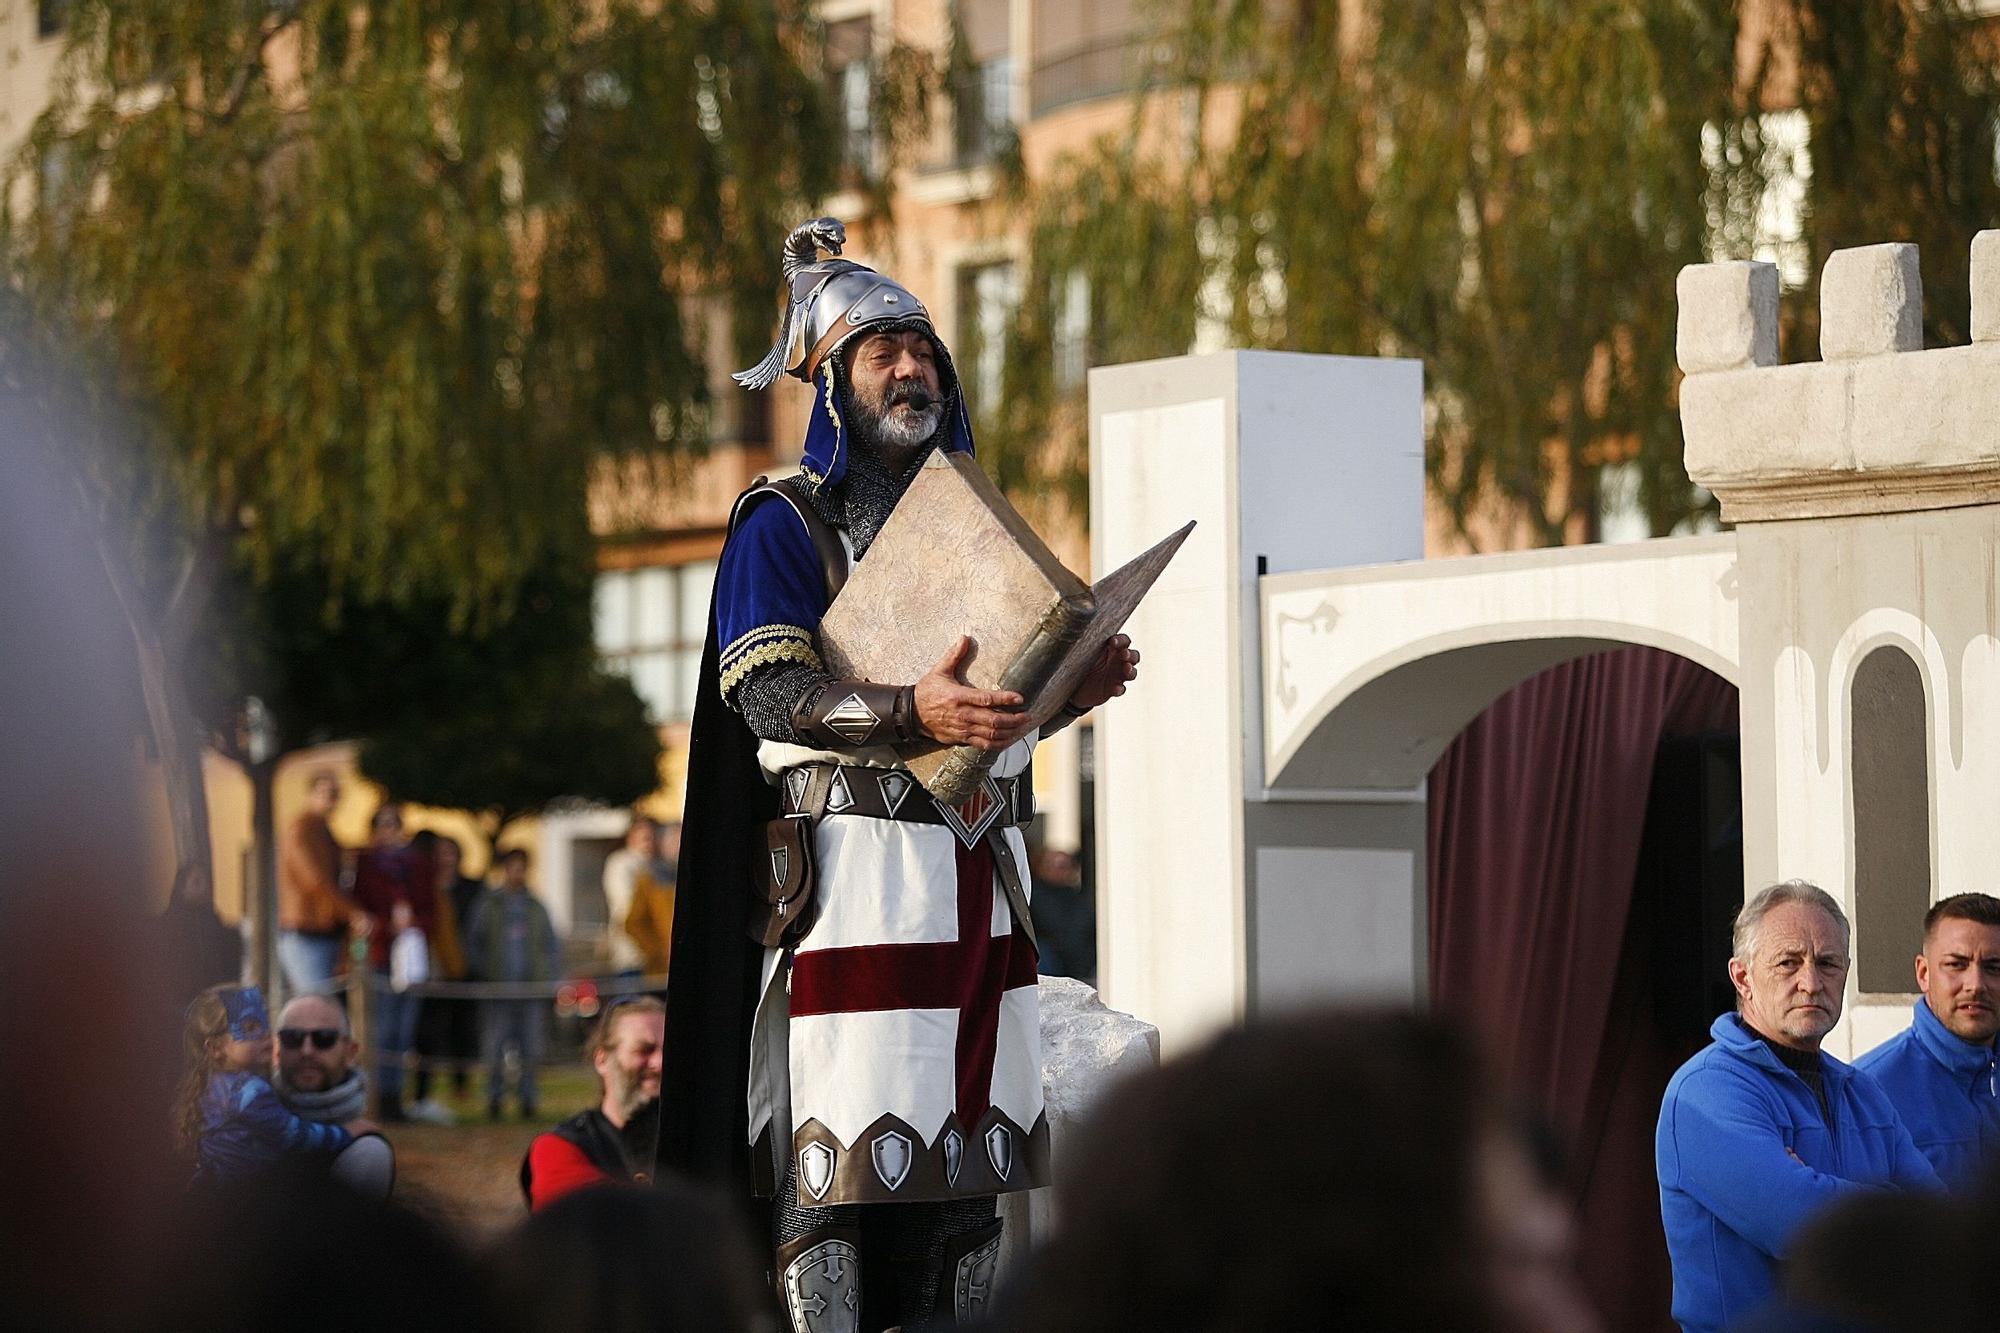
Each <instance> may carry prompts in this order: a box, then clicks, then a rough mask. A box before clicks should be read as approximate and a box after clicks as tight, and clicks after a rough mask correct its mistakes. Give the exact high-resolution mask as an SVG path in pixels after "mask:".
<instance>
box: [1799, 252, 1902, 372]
mask: <svg viewBox="0 0 2000 1333" xmlns="http://www.w3.org/2000/svg"><path fill="white" fill-rule="evenodd" d="M1923 346H1924V283H1923V279H1922V278H1921V277H1920V276H1919V275H1918V273H1917V247H1916V246H1914V245H1911V244H1910V243H1909V242H1907V241H1893V242H1891V243H1889V244H1887V245H1863V246H1857V247H1856V248H1854V249H1852V250H1836V251H1834V252H1833V254H1832V256H1831V257H1830V258H1828V259H1827V261H1826V270H1825V272H1823V273H1822V274H1821V275H1820V283H1819V354H1820V359H1821V360H1823V361H1851V360H1853V359H1854V358H1856V357H1863V356H1880V355H1882V354H1883V353H1886V352H1917V351H1922V350H1923Z"/></svg>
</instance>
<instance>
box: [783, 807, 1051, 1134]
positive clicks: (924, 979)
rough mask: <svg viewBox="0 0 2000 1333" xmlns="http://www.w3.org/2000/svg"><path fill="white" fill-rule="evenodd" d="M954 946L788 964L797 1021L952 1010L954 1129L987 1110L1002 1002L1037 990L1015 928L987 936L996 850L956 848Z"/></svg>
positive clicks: (826, 954)
mask: <svg viewBox="0 0 2000 1333" xmlns="http://www.w3.org/2000/svg"><path fill="white" fill-rule="evenodd" d="M955 850H956V852H957V872H958V938H957V939H956V940H953V941H949V942H946V943H941V944H869V945H857V946H854V947H851V948H841V949H811V950H808V951H806V952H804V953H801V954H799V955H797V957H795V958H794V959H793V960H792V1003H791V1012H792V1015H793V1017H795V1018H802V1017H805V1016H807V1015H811V1014H853V1013H867V1012H871V1011H880V1010H884V1009H956V1010H958V1043H957V1046H956V1048H955V1050H954V1053H953V1058H952V1070H953V1074H954V1078H955V1082H956V1083H957V1089H956V1091H957V1106H958V1118H959V1122H960V1123H961V1124H963V1125H965V1126H967V1127H968V1128H971V1127H973V1126H976V1125H977V1124H978V1123H979V1121H980V1119H981V1118H982V1117H983V1116H985V1114H986V1111H987V1108H988V1107H989V1106H990V1105H991V1104H992V1103H991V1097H992V1092H993V1054H994V1049H995V1047H996V1046H997V1045H998V1042H999V1036H1000V996H1001V994H1002V993H1003V992H1005V991H1009V990H1012V989H1014V988H1015V987H1017V986H1032V985H1034V984H1035V946H1034V945H1033V944H1031V943H1029V942H1028V937H1027V935H1026V933H1024V932H1023V931H1022V929H1021V924H1020V923H1019V922H1018V921H1017V922H1015V923H1014V929H1013V930H1012V931H1010V932H1009V933H1008V934H1006V935H1003V936H1000V937H997V938H996V937H995V936H994V935H993V851H992V848H991V847H990V846H989V845H988V843H987V841H986V839H984V838H982V839H980V840H979V842H978V844H977V845H976V846H973V847H971V848H967V847H966V846H965V845H964V844H963V843H958V844H956V847H955Z"/></svg>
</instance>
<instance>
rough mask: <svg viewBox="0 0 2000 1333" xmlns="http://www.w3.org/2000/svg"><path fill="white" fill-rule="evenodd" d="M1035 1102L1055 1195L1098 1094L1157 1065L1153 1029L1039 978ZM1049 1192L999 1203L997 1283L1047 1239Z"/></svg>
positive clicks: (1074, 985) (1067, 983)
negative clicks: (1044, 1112)
mask: <svg viewBox="0 0 2000 1333" xmlns="http://www.w3.org/2000/svg"><path fill="white" fill-rule="evenodd" d="M1037 989H1038V991H1039V993H1040V999H1041V1009H1042V1100H1043V1102H1044V1103H1045V1104H1046V1105H1047V1107H1048V1117H1049V1153H1050V1156H1051V1158H1052V1164H1053V1168H1054V1172H1055V1178H1056V1182H1057V1188H1060V1187H1061V1182H1062V1179H1063V1174H1064V1170H1063V1168H1064V1160H1065V1154H1066V1153H1067V1152H1068V1151H1069V1148H1070V1144H1071V1141H1072V1140H1073V1139H1074V1138H1075V1136H1076V1130H1077V1127H1078V1126H1079V1125H1080V1124H1081V1123H1082V1122H1083V1119H1084V1117H1086V1116H1088V1115H1089V1114H1090V1111H1091V1109H1092V1107H1094V1106H1095V1105H1096V1104H1097V1099H1098V1098H1099V1097H1101V1096H1103V1095H1104V1091H1105V1089H1107V1088H1109V1087H1110V1086H1111V1085H1112V1084H1114V1083H1116V1082H1118V1081H1119V1080H1120V1079H1123V1078H1125V1077H1127V1076H1128V1075H1131V1074H1136V1073H1140V1072H1143V1071H1145V1070H1147V1069H1151V1068H1152V1067H1153V1066H1154V1065H1156V1064H1158V1063H1159V1062H1160V1030H1159V1029H1158V1028H1156V1027H1154V1026H1153V1025H1152V1024H1151V1023H1142V1022H1140V1021H1139V1020H1138V1019H1136V1018H1134V1017H1132V1015H1130V1014H1122V1013H1120V1012H1118V1011H1117V1010H1116V1009H1111V1008H1107V1007H1106V1006H1105V1004H1104V1001H1102V1000H1101V999H1099V998H1098V995H1097V991H1096V989H1095V988H1093V987H1091V986H1088V985H1085V984H1084V983H1083V982H1081V981H1074V980H1072V979H1070V978H1068V977H1043V978H1042V979H1041V984H1040V986H1039V987H1038V988H1037ZM1054 1193H1055V1190H1052V1189H1040V1190H1030V1191H1028V1192H1027V1193H1026V1194H1003V1195H1001V1196H1000V1216H1001V1217H1002V1218H1003V1219H1004V1220H1005V1221H1006V1224H1007V1225H1006V1229H1005V1231H1004V1232H1003V1233H1002V1238H1001V1245H1000V1272H999V1281H1000V1283H1001V1284H1002V1285H1003V1286H1004V1285H1005V1284H1006V1283H1007V1282H1009V1281H1011V1280H1013V1278H1014V1276H1015V1274H1017V1273H1018V1272H1019V1271H1020V1268H1021V1265H1022V1264H1023V1263H1024V1262H1025V1261H1026V1258H1027V1254H1028V1252H1029V1251H1030V1250H1031V1249H1033V1248H1034V1247H1035V1246H1036V1245H1038V1244H1040V1243H1042V1242H1043V1241H1045V1240H1047V1239H1048V1233H1049V1228H1050V1227H1051V1226H1052V1225H1053V1223H1054V1217H1055V1211H1054V1200H1053V1199H1052V1198H1051V1197H1050V1196H1051V1195H1052V1194H1054Z"/></svg>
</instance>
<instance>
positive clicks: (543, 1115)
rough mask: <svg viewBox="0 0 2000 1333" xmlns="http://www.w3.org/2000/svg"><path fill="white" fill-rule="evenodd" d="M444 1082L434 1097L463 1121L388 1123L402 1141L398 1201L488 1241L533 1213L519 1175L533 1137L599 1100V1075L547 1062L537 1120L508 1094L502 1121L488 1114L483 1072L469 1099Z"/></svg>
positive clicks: (393, 1138) (471, 1239) (394, 1138)
mask: <svg viewBox="0 0 2000 1333" xmlns="http://www.w3.org/2000/svg"><path fill="white" fill-rule="evenodd" d="M443 1084H444V1087H443V1089H442V1092H441V1094H439V1093H438V1092H437V1091H435V1090H434V1095H439V1096H440V1100H442V1101H443V1102H444V1103H445V1105H447V1106H449V1107H450V1108H451V1109H452V1110H453V1111H454V1112H456V1113H457V1115H458V1118H459V1123H458V1124H456V1125H420V1124H416V1123H410V1124H403V1125H389V1126H386V1127H385V1129H386V1132H387V1133H388V1135H389V1140H390V1142H392V1143H394V1144H395V1145H396V1198H397V1199H398V1200H399V1201H401V1202H403V1203H406V1204H408V1205H410V1206H411V1207H412V1208H415V1209H416V1210H417V1211H419V1212H421V1213H424V1214H425V1215H427V1216H429V1217H431V1218H433V1219H434V1220H436V1221H437V1222H438V1223H439V1224H440V1225H442V1226H444V1227H445V1228H447V1229H448V1230H451V1231H454V1232H456V1233H457V1234H459V1235H460V1236H461V1237H463V1238H464V1239H465V1240H466V1241H467V1242H468V1243H470V1244H473V1245H482V1244H484V1243H486V1242H487V1241H489V1240H491V1239H493V1238H494V1237H496V1236H498V1235H499V1234H500V1233H501V1232H503V1231H505V1230H507V1228H509V1227H511V1226H513V1225H514V1224H515V1223H516V1222H519V1221H520V1220H521V1219H522V1218H524V1217H526V1216H527V1215H528V1210H527V1205H526V1203H525V1202H523V1200H522V1198H521V1179H520V1172H521V1158H522V1157H523V1156H524V1155H525V1154H526V1153H527V1151H528V1142H529V1140H531V1139H533V1138H534V1137H535V1135H537V1134H539V1133H541V1132H542V1131H543V1130H545V1129H547V1128H548V1127H549V1126H551V1125H553V1124H555V1123H556V1122H557V1121H560V1120H567V1119H569V1117H571V1116H573V1115H575V1114H576V1113H577V1112H578V1111H580V1110H582V1109H583V1108H584V1107H586V1106H589V1105H591V1104H592V1103H594V1102H595V1101H596V1100H597V1077H596V1075H595V1074H593V1073H592V1072H591V1071H590V1070H588V1069H586V1068H584V1067H583V1066H581V1065H556V1066H547V1067H544V1068H543V1069H542V1071H541V1105H540V1107H539V1108H537V1109H538V1115H537V1117H536V1118H535V1119H534V1120H522V1119H521V1118H520V1116H519V1113H518V1112H517V1111H516V1110H515V1109H514V1107H513V1103H512V1099H511V1098H510V1099H509V1102H508V1113H507V1118H506V1119H504V1120H502V1121H501V1122H500V1123H498V1124H494V1123H493V1122H492V1121H490V1120H488V1119H487V1118H486V1079H485V1075H484V1073H483V1072H475V1073H474V1074H473V1076H472V1079H471V1082H470V1084H469V1086H468V1090H467V1095H466V1096H465V1097H463V1098H453V1097H451V1096H450V1089H451V1081H450V1079H448V1078H447V1079H445V1080H443Z"/></svg>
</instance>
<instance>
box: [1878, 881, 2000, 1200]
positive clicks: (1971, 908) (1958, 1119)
mask: <svg viewBox="0 0 2000 1333" xmlns="http://www.w3.org/2000/svg"><path fill="white" fill-rule="evenodd" d="M1917 989H1918V990H1920V991H1922V992H1923V998H1922V999H1920V1000H1918V1001H1917V1013H1916V1019H1915V1021H1914V1022H1912V1023H1911V1024H1910V1026H1909V1027H1908V1028H1907V1029H1906V1030H1904V1032H1903V1033H1902V1034H1901V1035H1899V1036H1897V1037H1893V1038H1891V1039H1890V1040H1888V1041H1886V1042H1884V1043H1882V1044H1881V1045H1880V1046H1877V1047H1876V1048H1875V1049H1874V1050H1872V1051H1870V1052H1868V1054H1866V1055H1864V1056H1862V1057H1861V1058H1860V1059H1859V1060H1856V1061H1855V1062H1854V1067H1855V1068H1856V1069H1859V1070H1861V1071H1862V1072H1864V1073H1866V1074H1868V1075H1869V1076H1871V1077H1872V1078H1874V1080H1875V1081H1876V1082H1877V1083H1879V1084H1881V1085H1882V1091H1883V1092H1885V1093H1887V1094H1888V1096H1889V1101H1890V1102H1891V1103H1892V1104H1894V1106H1895V1108H1896V1113H1897V1114H1898V1115H1900V1116H1901V1117H1902V1118H1903V1123H1904V1124H1905V1125H1907V1126H1908V1127H1909V1130H1910V1137H1911V1138H1913V1139H1915V1140H1916V1143H1917V1150H1918V1151H1919V1152H1921V1153H1923V1155H1924V1156H1925V1157H1926V1158H1928V1159H1930V1164H1931V1166H1932V1167H1934V1168H1935V1169H1936V1171H1937V1173H1938V1175H1939V1176H1940V1177H1942V1178H1943V1179H1944V1182H1945V1184H1947V1185H1949V1186H1950V1187H1951V1188H1952V1189H1954V1190H1961V1189H1970V1188H1971V1187H1972V1186H1974V1185H1976V1184H1978V1183H1979V1179H1980V1176H1981V1175H1982V1174H1983V1173H1984V1172H1985V1171H1986V1170H1987V1169H1989V1168H1990V1167H1992V1166H1993V1164H1994V1163H1995V1162H2000V1069H1996V1067H1995V1063H1996V1052H1995V1049H1994V1035H1995V1034H1996V1033H2000V898H1994V897H1991V896H1989V895H1987V894H1984V893H1961V894H1959V895H1957V896H1956V897H1953V898H1946V899H1944V900H1943V901H1942V902H1939V903H1936V904H1934V905H1933V906H1932V907H1931V910H1930V911H1929V912H1927V913H1925V914H1924V951H1923V952H1922V953H1920V954H1918V955H1917Z"/></svg>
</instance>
